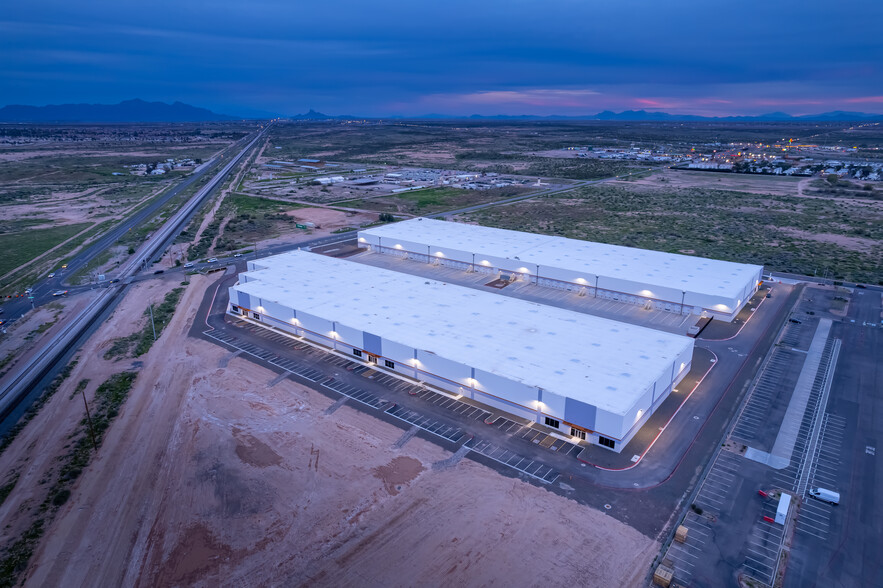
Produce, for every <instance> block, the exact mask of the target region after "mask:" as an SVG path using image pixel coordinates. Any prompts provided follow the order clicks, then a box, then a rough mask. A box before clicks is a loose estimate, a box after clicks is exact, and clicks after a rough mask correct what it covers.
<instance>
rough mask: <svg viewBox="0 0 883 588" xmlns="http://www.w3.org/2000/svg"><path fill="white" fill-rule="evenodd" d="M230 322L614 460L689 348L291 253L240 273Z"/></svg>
mask: <svg viewBox="0 0 883 588" xmlns="http://www.w3.org/2000/svg"><path fill="white" fill-rule="evenodd" d="M229 294H230V307H229V312H230V313H232V314H235V315H239V316H245V317H247V318H249V319H250V320H252V321H256V322H259V323H260V324H261V325H263V326H265V327H268V328H273V329H276V330H278V331H282V332H285V333H289V334H291V335H295V336H301V337H305V338H306V339H309V340H312V341H314V342H317V343H320V344H322V345H324V346H326V347H329V348H333V349H335V350H337V351H338V352H342V353H345V354H347V355H350V356H353V357H358V358H361V360H362V361H365V362H368V363H372V364H375V365H376V366H377V367H378V369H383V370H388V371H390V372H397V373H400V374H402V375H404V376H407V377H409V378H414V379H416V380H419V381H422V382H424V383H426V384H429V385H432V386H434V387H437V388H441V389H444V390H447V391H449V392H453V393H457V394H461V395H463V396H468V397H470V398H472V399H474V400H476V401H478V402H481V403H483V404H485V405H489V406H491V407H496V408H498V409H501V410H503V411H506V412H508V413H512V414H516V415H518V416H521V417H524V418H527V419H530V420H533V421H536V422H538V423H540V424H544V425H547V426H550V427H553V428H555V429H557V430H559V431H561V432H562V433H564V434H566V435H571V436H574V437H579V438H582V439H585V440H587V441H589V442H592V443H596V444H600V445H603V446H605V447H608V448H610V449H613V450H614V451H621V450H622V448H623V447H624V446H625V445H626V444H627V443H628V441H629V440H630V439H631V438H632V436H633V435H634V434H635V433H636V432H637V431H638V429H639V428H640V427H641V425H642V424H643V423H644V422H646V420H647V419H648V418H649V417H650V415H651V414H652V413H653V411H654V410H655V409H656V408H658V407H659V405H660V404H661V403H662V401H663V400H665V398H666V397H667V396H668V395H669V393H670V392H671V390H672V388H674V387H675V386H676V385H677V384H678V382H680V381H681V379H683V377H684V376H685V375H686V374H687V373H688V372H689V370H690V365H691V359H692V356H693V339H690V338H689V337H685V336H681V335H674V334H669V333H664V332H660V331H656V330H653V329H648V328H645V327H639V326H634V325H628V324H623V323H618V322H616V321H611V320H608V319H602V318H598V317H594V316H590V315H586V314H581V313H578V312H573V311H569V310H563V309H560V308H555V307H550V306H545V305H542V304H536V303H533V302H527V301H524V300H518V299H514V298H510V297H507V296H499V295H497V294H493V293H489V292H482V291H478V290H475V289H472V288H466V287H462V286H457V285H453V284H447V283H444V282H438V281H433V280H427V279H425V278H420V277H416V276H412V275H409V274H403V273H399V272H394V271H390V270H386V269H381V268H377V267H373V266H369V265H365V264H360V263H356V262H353V261H346V260H340V259H335V258H331V257H325V256H322V255H318V254H314V253H308V252H305V251H293V252H290V253H285V254H282V255H276V256H273V257H267V258H265V259H260V260H256V261H249V262H248V271H247V272H244V273H242V274H240V276H239V282H238V283H237V284H236V285H234V286H232V287H231V288H230V289H229Z"/></svg>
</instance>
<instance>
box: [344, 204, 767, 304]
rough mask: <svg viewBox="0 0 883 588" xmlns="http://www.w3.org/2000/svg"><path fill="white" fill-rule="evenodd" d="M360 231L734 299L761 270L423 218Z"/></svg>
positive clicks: (674, 254) (735, 264)
mask: <svg viewBox="0 0 883 588" xmlns="http://www.w3.org/2000/svg"><path fill="white" fill-rule="evenodd" d="M361 233H365V234H369V235H375V236H379V237H382V238H384V239H385V238H390V239H402V240H404V241H413V242H417V243H425V244H427V245H435V246H437V247H450V248H453V249H459V250H461V251H469V252H475V253H481V254H484V255H490V256H494V257H503V258H510V259H513V258H518V259H519V261H524V262H530V263H534V264H537V265H539V266H540V267H543V266H546V267H556V268H559V269H568V270H573V271H574V272H579V273H585V274H590V275H599V276H604V277H610V278H617V279H621V280H629V281H631V282H635V283H638V284H646V285H648V286H663V287H668V288H675V289H678V290H685V291H688V292H695V293H697V294H706V295H709V296H725V297H727V298H730V299H734V300H735V299H736V298H739V297H741V295H742V292H743V290H744V288H745V285H746V284H748V283H751V282H753V281H754V280H755V279H757V276H758V275H759V272H760V271H761V269H762V266H759V265H749V264H743V263H734V262H730V261H719V260H715V259H706V258H703V257H693V256H690V255H679V254H676V253H664V252H661V251H650V250H647V249H636V248H634V247H622V246H620V245H607V244H605V243H593V242H591V241H581V240H577V239H567V238H565V237H556V236H551V235H539V234H536V233H523V232H520V231H510V230H507V229H495V228H491V227H482V226H478V225H468V224H464V223H457V222H448V221H439V220H433V219H427V218H417V219H411V220H407V221H403V222H398V223H392V224H388V225H382V226H379V227H372V228H370V229H364V230H363V231H361ZM650 289H651V290H652V288H650Z"/></svg>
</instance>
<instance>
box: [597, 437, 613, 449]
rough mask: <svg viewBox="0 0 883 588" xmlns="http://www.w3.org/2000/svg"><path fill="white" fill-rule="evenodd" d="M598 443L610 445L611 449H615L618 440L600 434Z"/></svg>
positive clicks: (605, 445)
mask: <svg viewBox="0 0 883 588" xmlns="http://www.w3.org/2000/svg"><path fill="white" fill-rule="evenodd" d="M598 445H603V446H604V447H609V448H610V449H613V448H614V447H616V441H614V440H613V439H608V438H607V437H601V436H600V435H599V436H598Z"/></svg>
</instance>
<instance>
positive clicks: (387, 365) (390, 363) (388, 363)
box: [383, 359, 396, 370]
mask: <svg viewBox="0 0 883 588" xmlns="http://www.w3.org/2000/svg"><path fill="white" fill-rule="evenodd" d="M383 365H385V366H386V367H388V368H389V369H391V370H394V369H396V364H395V363H393V362H391V361H389V360H388V359H385V360H383Z"/></svg>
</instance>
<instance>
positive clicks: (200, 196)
mask: <svg viewBox="0 0 883 588" xmlns="http://www.w3.org/2000/svg"><path fill="white" fill-rule="evenodd" d="M268 130H269V126H268V127H267V128H265V129H263V130H262V131H260V132H259V133H258V134H257V135H256V136H255V137H254V138H253V139H252V140H251V141H249V142H248V144H247V145H246V146H245V147H244V148H243V149H242V150H241V151H239V153H238V154H237V155H235V156H234V157H233V158H232V159H231V160H230V162H229V163H227V164H226V165H225V166H224V167H223V168H222V169H221V171H220V172H218V173H217V174H216V175H215V176H214V177H213V178H212V179H211V180H210V181H209V182H208V184H206V185H205V186H204V187H203V188H201V189H200V190H199V191H198V192H197V193H196V194H195V195H194V196H193V197H192V198H191V199H190V200H189V201H187V203H186V204H185V205H184V206H182V207H181V209H180V210H178V211H177V212H176V213H175V214H174V215H173V216H172V217H171V218H170V219H169V220H168V221H166V222H165V224H163V226H162V227H161V228H160V229H159V230H157V231H156V232H155V233H154V234H153V235H152V236H151V237H150V239H148V240H147V241H146V242H145V243H144V244H143V245H142V246H141V247H140V248H139V249H138V251H136V252H135V255H133V256H132V257H131V258H130V260H129V261H128V262H127V263H126V264H125V265H124V266H123V267H122V268H121V270H120V273H119V274H118V277H119V278H120V279H121V280H124V279H125V278H130V277H132V276H134V275H135V274H136V273H137V272H138V271H139V270H140V269H141V268H143V267H144V266H145V265H147V264H148V263H149V261H150V260H151V259H152V258H153V257H154V256H156V255H157V254H160V253H162V251H163V250H164V248H165V247H167V246H168V245H169V244H170V243H171V242H172V241H173V240H174V238H175V237H176V236H177V235H178V233H179V232H180V231H181V230H183V229H184V226H185V225H186V223H187V222H188V220H189V219H190V217H191V216H192V215H193V214H194V213H195V212H196V210H197V209H198V208H199V206H200V205H201V204H202V203H203V202H204V201H205V199H206V198H207V197H208V196H209V194H211V193H212V191H214V189H215V188H217V187H218V186H219V185H220V184H221V182H222V181H223V180H224V179H225V178H226V176H227V174H228V173H229V172H230V170H232V169H233V167H234V166H235V165H236V164H238V163H239V162H240V161H241V160H242V158H243V157H244V156H245V155H246V153H248V152H249V150H250V149H251V148H252V147H254V145H255V144H256V143H257V142H258V141H259V140H260V139H261V138H262V137H264V135H265V134H266V133H267V131H268ZM194 180H195V178H194V179H190V178H188V180H185V182H183V184H184V185H182V186H180V187H179V188H178V189H176V190H173V191H172V192H173V194H177V193H178V192H180V190H181V189H183V188H185V187H186V186H189V185H190V184H191V183H192V182H193V181H194ZM139 216H140V215H139ZM147 218H149V217H148V216H147V215H144V216H141V222H143V221H144V220H146V219H147ZM117 230H120V229H119V228H118V229H117ZM125 230H128V228H127V227H126V228H125ZM114 242H115V240H113V241H107V242H106V243H105V247H108V246H110V245H111V244H113V243H114ZM124 290H125V287H121V286H113V287H110V288H107V289H106V290H103V291H101V293H100V294H98V297H97V298H96V299H95V300H93V301H92V302H90V303H89V305H88V306H87V307H86V308H84V309H83V310H82V311H81V312H80V313H79V314H77V315H76V316H75V317H73V319H71V320H69V321H68V323H67V324H66V325H65V326H64V328H63V329H62V330H61V331H60V332H59V333H58V334H57V335H55V336H54V337H53V338H52V339H51V340H50V341H48V342H46V343H45V345H44V346H43V348H42V349H40V350H39V351H38V352H37V353H35V354H34V355H33V357H31V358H30V360H28V361H26V362H25V363H24V364H23V365H21V366H19V367H18V369H17V371H16V372H15V373H14V374H13V375H12V376H11V377H10V378H8V379H7V380H6V382H5V383H4V384H3V388H2V390H0V420H3V419H5V418H6V417H7V416H9V414H10V413H11V412H12V411H13V410H14V409H15V408H16V406H17V405H18V404H19V402H20V401H21V400H22V399H23V398H25V397H26V396H27V395H28V394H29V393H30V392H31V391H32V389H33V387H34V386H35V385H37V383H38V382H40V380H41V379H42V378H43V377H44V376H45V375H46V374H48V373H49V372H50V371H52V370H53V369H54V368H57V367H60V366H58V365H57V364H58V361H59V359H60V358H61V357H63V356H64V354H65V353H66V352H67V351H69V350H70V349H71V348H72V347H73V346H74V345H75V344H77V343H78V341H79V339H80V338H81V335H83V334H84V333H86V332H87V330H88V329H89V327H90V326H91V325H92V323H93V322H94V321H95V319H96V318H97V317H99V316H100V315H101V314H102V313H103V312H104V311H106V310H107V309H108V308H111V307H112V306H115V305H116V304H117V303H119V301H120V299H121V296H120V294H121V293H122V292H123V291H124Z"/></svg>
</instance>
